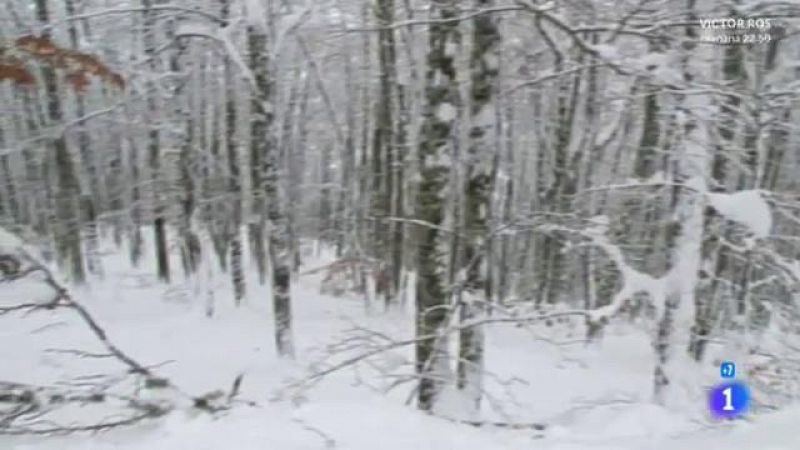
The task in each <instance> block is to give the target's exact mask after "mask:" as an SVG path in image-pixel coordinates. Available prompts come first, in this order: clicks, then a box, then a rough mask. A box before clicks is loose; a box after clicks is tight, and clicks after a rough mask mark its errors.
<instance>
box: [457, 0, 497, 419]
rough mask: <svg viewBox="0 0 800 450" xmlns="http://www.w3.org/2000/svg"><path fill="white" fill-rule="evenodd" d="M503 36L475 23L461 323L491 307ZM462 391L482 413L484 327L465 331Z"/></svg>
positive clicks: (489, 23)
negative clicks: (498, 89) (490, 268)
mask: <svg viewBox="0 0 800 450" xmlns="http://www.w3.org/2000/svg"><path fill="white" fill-rule="evenodd" d="M493 3H494V2H493V1H491V0H475V8H476V9H485V8H487V7H490V6H492V4H493ZM499 44H500V33H499V31H498V28H497V23H496V19H495V18H493V17H492V16H490V15H483V16H479V17H477V18H475V19H473V33H472V52H471V55H470V63H469V66H470V74H471V80H470V81H471V86H470V102H469V127H470V132H469V141H468V149H467V169H466V171H467V174H466V193H465V206H464V224H465V227H464V229H465V231H466V233H467V236H466V240H465V242H464V262H465V264H466V266H465V267H464V268H463V270H464V271H465V274H466V282H465V286H464V294H465V295H464V300H463V303H462V305H461V320H462V322H467V323H468V322H469V321H471V320H474V319H476V318H478V317H480V316H481V315H482V314H483V313H484V312H485V311H486V309H487V308H486V305H487V304H488V303H489V301H490V298H489V295H488V294H489V292H490V290H489V271H488V258H489V257H490V254H489V252H490V249H489V248H487V243H488V242H489V239H490V236H489V232H490V230H489V224H490V220H489V217H490V211H491V209H492V206H493V205H492V202H491V199H492V190H493V189H492V188H493V183H492V181H493V180H492V178H493V176H492V173H493V167H495V168H496V164H497V161H496V159H495V158H494V157H493V155H496V152H497V149H496V148H495V145H494V143H495V139H494V138H495V136H494V131H495V130H494V128H495V115H494V114H493V110H494V107H493V100H494V97H495V95H494V94H495V89H496V86H495V83H496V80H497V74H498V63H499V55H498V46H499ZM459 339H460V342H459V344H460V347H459V359H458V371H457V373H458V383H457V384H458V387H459V389H461V390H463V391H464V393H465V395H466V396H467V400H468V402H469V405H470V406H471V407H472V408H473V411H472V413H473V414H475V413H477V412H478V411H479V410H480V402H481V396H482V393H483V382H482V377H483V365H484V336H483V327H480V326H468V327H466V328H464V329H463V330H462V331H461V332H460V336H459Z"/></svg>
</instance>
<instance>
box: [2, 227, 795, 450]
mask: <svg viewBox="0 0 800 450" xmlns="http://www.w3.org/2000/svg"><path fill="white" fill-rule="evenodd" d="M149 235H150V234H149V233H145V236H149ZM0 238H2V235H0ZM102 253H103V254H104V255H105V256H104V263H105V265H106V267H107V269H108V270H107V272H108V273H107V276H106V281H105V282H96V283H95V284H94V285H93V286H92V288H91V289H87V288H83V289H76V290H74V296H75V297H76V299H80V301H82V302H83V303H84V305H85V306H86V307H87V308H88V309H89V310H90V311H91V312H92V314H94V315H95V317H96V318H97V320H98V321H99V322H100V323H101V324H102V325H103V327H104V328H105V329H106V331H107V332H108V334H109V338H110V339H111V340H113V341H114V342H115V343H116V344H117V345H118V346H119V347H120V348H122V349H124V350H125V351H126V352H128V353H129V354H131V355H132V356H133V357H134V358H136V359H138V360H140V361H142V362H143V363H146V364H153V365H157V367H156V368H155V369H154V370H156V372H157V373H158V374H160V375H163V376H166V377H168V378H169V379H170V380H171V381H172V382H173V384H174V385H176V386H178V387H179V388H180V389H181V390H183V391H185V392H187V393H189V394H192V395H199V394H203V393H206V392H210V391H213V390H216V389H225V390H227V389H229V387H230V386H231V383H232V382H233V380H234V378H235V377H236V376H237V375H239V374H244V378H243V383H242V389H241V392H240V395H239V398H240V399H243V400H248V401H252V402H255V405H253V406H247V405H244V404H242V405H238V406H236V407H235V408H233V409H232V410H231V411H229V412H227V413H225V414H221V415H219V416H216V417H212V416H210V415H208V414H205V413H197V412H190V410H189V409H188V408H187V409H185V410H176V411H174V412H172V413H171V414H169V415H168V416H166V417H165V418H162V419H160V420H154V421H150V422H145V423H142V424H139V425H136V426H132V427H128V428H123V429H117V430H112V431H108V432H104V433H100V434H94V435H84V434H75V435H68V436H50V437H47V436H16V437H10V436H0V449H3V450H79V449H80V450H111V449H122V450H132V449H146V450H182V449H192V450H262V449H270V450H273V449H275V450H312V449H326V448H337V449H346V450H375V449H376V448H380V449H382V450H428V449H430V450H449V449H452V450H531V449H536V450H672V449H681V450H723V449H724V450H755V449H758V450H796V449H798V448H800V434H798V433H797V432H796V428H797V423H798V420H800V408H795V409H789V410H785V411H783V412H779V413H773V414H758V413H754V414H753V415H752V416H750V417H749V418H748V419H747V420H740V421H733V422H724V423H720V422H715V421H713V420H711V419H710V418H708V417H707V415H706V412H705V390H706V389H707V388H708V386H710V385H712V384H714V383H716V382H717V381H718V373H717V368H716V367H714V366H713V365H711V364H710V363H709V364H707V365H703V366H699V365H697V366H691V367H689V366H687V367H685V368H684V369H685V371H686V373H687V374H691V375H690V376H688V378H687V379H692V382H691V383H688V384H686V385H685V386H681V388H682V389H683V390H682V395H685V396H686V398H687V399H688V401H687V402H686V403H684V404H683V406H682V407H680V408H672V409H668V408H664V407H661V406H657V405H655V404H654V403H652V401H651V394H650V393H651V388H652V367H653V363H654V361H653V355H652V353H653V352H652V349H651V347H650V336H649V332H650V331H648V330H644V329H639V328H637V327H636V326H633V325H627V324H617V326H615V327H613V328H612V327H609V329H608V330H607V332H606V335H605V336H604V339H603V342H602V343H601V344H600V345H593V346H585V345H584V344H583V342H582V341H581V337H582V335H581V334H580V331H570V330H569V329H568V327H563V326H562V327H559V326H555V327H547V326H545V325H541V328H517V327H515V326H508V325H497V326H496V327H491V328H488V329H487V353H486V356H487V361H486V367H487V368H488V370H489V371H490V374H487V375H486V377H485V378H486V389H487V392H488V393H489V394H490V397H487V398H486V399H485V401H484V407H483V411H482V414H483V416H484V418H486V419H487V420H490V421H498V422H512V423H519V424H525V423H532V422H544V423H546V424H548V429H547V430H545V431H543V432H539V431H533V430H529V429H507V428H498V427H492V426H485V427H481V428H476V427H473V426H469V425H461V424H457V423H454V422H452V421H448V420H445V419H442V418H437V417H432V416H428V415H425V414H423V413H420V412H418V411H416V410H415V409H413V407H411V406H406V405H405V404H404V403H405V401H406V399H407V398H408V397H409V394H410V393H411V390H412V388H413V385H412V384H408V383H407V384H403V385H401V386H400V387H397V388H395V389H391V390H389V391H388V392H384V391H386V388H387V387H388V386H389V385H390V384H392V383H393V382H394V381H396V378H383V379H381V378H379V377H378V372H377V371H378V370H379V371H383V372H384V373H392V374H395V375H409V374H410V373H411V371H412V366H411V364H410V363H411V361H412V358H413V349H411V348H407V347H403V348H397V349H393V350H391V351H389V352H386V353H385V354H383V355H379V356H376V357H374V358H372V359H371V360H370V361H371V363H372V364H371V365H365V364H362V365H359V366H358V367H357V368H351V369H348V370H344V371H341V372H338V373H335V374H332V375H330V376H329V377H327V378H326V379H324V380H322V381H321V382H319V383H318V384H317V385H315V386H314V387H313V388H311V389H309V390H307V391H305V392H304V394H303V396H302V397H301V398H299V399H298V400H296V401H289V400H283V399H280V398H278V397H277V396H276V394H277V393H279V392H284V391H282V388H283V387H285V386H286V385H287V383H290V382H292V380H297V379H298V378H299V377H302V376H303V375H305V374H308V373H309V372H308V370H309V369H308V367H309V364H310V363H312V362H320V361H323V360H324V359H325V356H326V354H327V352H326V347H327V346H330V345H331V344H334V343H336V342H340V341H341V340H342V339H343V338H345V337H347V336H350V335H349V334H347V330H352V329H353V328H354V327H362V328H367V329H370V330H374V331H377V332H380V333H383V334H385V335H388V336H392V337H394V338H397V339H407V338H409V337H411V334H412V332H413V328H414V327H413V320H412V317H411V315H410V314H409V313H408V311H393V312H388V313H384V312H379V311H377V310H375V311H373V312H371V313H366V312H365V311H364V308H363V304H362V300H361V299H359V298H334V297H330V296H325V295H321V294H320V293H319V287H318V284H319V279H320V277H321V276H323V275H322V274H316V275H307V276H302V277H300V278H299V279H298V280H297V281H296V283H295V285H294V286H293V295H294V297H293V300H294V305H293V308H294V314H295V321H294V324H295V336H296V347H297V349H298V352H297V353H298V357H297V360H295V361H288V360H281V359H279V358H277V357H276V355H275V351H274V346H273V336H272V325H271V324H272V320H271V317H270V309H271V308H270V305H269V302H268V298H269V297H268V291H267V289H266V288H263V287H258V286H256V283H257V282H256V277H255V276H254V274H252V273H250V274H248V280H247V281H248V283H249V284H248V289H249V291H248V292H249V298H248V300H247V302H246V303H245V304H244V305H243V306H241V307H240V308H238V309H237V308H234V307H233V306H232V304H233V301H232V298H231V295H230V293H229V292H228V290H229V289H228V286H229V279H228V275H225V274H221V275H217V278H216V279H214V280H212V281H211V283H212V285H213V287H215V288H216V289H217V294H216V298H215V300H216V304H217V314H216V316H215V317H213V318H207V317H205V315H204V313H203V311H204V302H205V300H204V299H201V298H200V297H199V296H198V294H197V293H196V292H198V291H199V290H197V289H195V287H194V286H192V285H191V284H189V283H187V284H185V285H180V286H176V285H174V286H171V287H167V286H164V285H160V284H158V283H157V282H156V280H155V277H154V275H153V272H152V268H147V267H145V268H140V269H132V268H130V267H128V265H127V264H126V263H125V262H124V259H125V258H124V257H123V256H121V255H120V252H118V251H116V250H114V249H113V248H111V247H110V245H108V244H104V249H103V252H102ZM121 253H122V254H125V252H124V251H123V252H121ZM324 260H325V257H324V255H323V257H322V258H321V259H317V260H308V261H307V265H308V267H309V268H313V267H319V266H320V264H322V262H323V261H324ZM174 262H175V267H179V264H178V261H177V260H176V261H174ZM176 278H177V277H176ZM24 295H26V292H25V291H21V290H19V289H17V290H14V289H9V288H8V287H6V286H0V299H2V300H3V301H2V303H4V304H5V303H8V302H9V301H11V300H12V298H13V299H20V296H24ZM376 309H377V308H376ZM0 321H2V326H0V336H2V339H0V361H2V366H0V367H2V375H1V376H0V380H3V381H19V382H25V383H31V384H52V383H54V382H56V381H57V380H63V379H68V378H74V377H77V376H80V375H86V374H96V373H98V372H102V371H108V370H111V369H112V368H115V369H114V370H117V371H120V370H121V369H124V368H121V367H120V366H119V365H116V366H114V363H113V361H108V360H95V359H91V358H89V359H79V358H75V357H74V356H71V355H66V354H59V353H53V352H48V351H46V350H47V349H78V348H79V349H82V350H86V351H91V352H102V347H101V346H100V345H99V344H98V343H97V341H96V340H95V339H94V337H93V336H92V335H91V333H89V332H88V331H87V330H86V329H85V327H84V326H83V325H82V324H81V322H80V321H79V320H77V319H76V317H73V316H70V314H69V313H68V312H64V311H59V310H56V311H36V312H31V313H27V314H18V315H4V316H0ZM558 330H560V331H558ZM710 351H712V353H713V349H710ZM356 352H357V350H356ZM348 355H350V356H352V355H353V353H348ZM344 357H345V356H342V355H340V356H338V357H336V358H334V360H336V361H340V360H342V359H344ZM327 362H328V363H330V362H331V361H330V360H328V361H327ZM159 364H160V365H159ZM740 370H741V371H743V369H740ZM691 377H694V378H691ZM91 413H92V412H91V411H90V410H89V408H88V407H87V408H86V410H85V411H84V410H83V409H79V410H77V411H73V414H74V416H72V417H70V419H71V420H76V421H77V420H80V419H82V418H85V417H88V415H89V414H91ZM112 413H113V411H107V412H106V413H105V414H106V415H110V414H112Z"/></svg>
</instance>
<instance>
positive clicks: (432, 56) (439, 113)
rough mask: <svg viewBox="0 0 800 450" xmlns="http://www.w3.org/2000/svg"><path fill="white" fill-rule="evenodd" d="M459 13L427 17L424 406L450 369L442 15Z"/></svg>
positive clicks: (438, 10)
mask: <svg viewBox="0 0 800 450" xmlns="http://www.w3.org/2000/svg"><path fill="white" fill-rule="evenodd" d="M457 15H458V7H457V6H456V2H453V1H451V0H435V1H433V2H432V5H431V17H432V18H434V19H444V20H438V21H437V22H434V23H433V24H432V25H431V27H430V37H429V39H430V47H429V50H428V69H427V74H426V92H427V97H426V99H425V102H426V103H425V109H424V118H423V124H422V129H421V136H420V138H421V142H420V151H419V153H420V154H419V156H420V162H419V166H420V182H419V193H418V195H417V211H416V215H417V218H418V219H419V220H421V221H423V222H424V223H426V224H427V225H424V226H419V230H418V231H419V235H418V239H417V245H418V248H417V257H418V261H417V274H418V275H417V287H416V296H417V298H416V306H417V330H416V333H417V336H427V338H424V339H420V340H419V341H418V342H417V345H416V371H417V374H418V375H419V386H418V389H417V405H418V407H419V408H420V409H422V410H424V411H430V410H432V409H433V408H434V406H435V404H436V402H437V399H438V397H439V394H440V393H441V389H442V376H444V375H446V373H447V372H448V371H449V369H448V367H449V361H448V357H447V349H446V345H445V344H444V342H443V341H444V340H443V339H442V338H441V337H439V338H436V337H433V336H437V335H439V334H440V333H442V331H443V330H442V329H443V327H444V326H446V322H447V318H448V317H449V313H448V311H449V305H448V296H449V294H448V292H447V290H446V288H445V283H446V281H447V265H448V264H447V255H446V254H445V253H443V251H442V247H443V245H442V244H443V243H444V242H446V240H445V236H443V235H442V232H441V231H439V227H441V226H442V225H443V224H444V216H445V199H446V190H447V185H448V181H449V179H450V170H451V164H450V163H449V162H448V154H451V153H452V145H453V129H454V125H455V120H456V118H457V111H458V110H459V108H460V100H459V88H458V83H457V78H456V58H457V52H458V48H459V47H460V42H461V34H460V32H459V30H458V23H457V22H454V21H448V20H447V19H450V18H453V17H456V16H457Z"/></svg>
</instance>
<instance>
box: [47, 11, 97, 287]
mask: <svg viewBox="0 0 800 450" xmlns="http://www.w3.org/2000/svg"><path fill="white" fill-rule="evenodd" d="M35 7H36V17H37V19H38V21H39V24H40V25H42V26H43V27H45V28H44V29H45V30H49V27H48V26H49V22H50V16H49V12H48V9H47V7H48V4H47V0H36V4H35ZM44 34H45V37H49V31H45V33H44ZM42 78H43V79H44V85H45V91H46V92H45V94H46V97H47V120H48V121H49V123H50V124H51V125H53V126H58V125H61V122H62V121H63V120H64V115H63V112H62V108H61V99H60V97H59V92H58V80H57V78H56V73H55V70H54V69H53V68H52V67H51V66H49V65H44V66H42ZM52 145H53V150H54V160H55V172H56V173H55V178H56V197H55V206H56V221H57V223H56V224H55V230H56V234H55V239H56V248H57V249H58V254H59V259H61V260H62V261H64V262H66V264H67V267H68V273H69V275H70V278H71V281H72V282H74V283H78V284H82V283H83V282H84V281H85V280H86V274H85V272H84V267H83V250H82V247H81V235H80V217H79V213H78V212H79V211H80V204H79V195H80V185H79V182H78V177H77V174H76V170H75V165H74V163H73V161H72V155H70V151H69V148H68V147H67V141H66V139H65V138H64V136H63V135H61V134H60V135H58V136H56V137H55V138H53V141H52Z"/></svg>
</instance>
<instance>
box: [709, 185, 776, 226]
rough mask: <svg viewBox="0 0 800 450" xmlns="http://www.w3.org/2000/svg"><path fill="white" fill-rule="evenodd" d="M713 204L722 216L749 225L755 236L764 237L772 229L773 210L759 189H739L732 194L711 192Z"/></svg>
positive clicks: (711, 202) (710, 196) (710, 198)
mask: <svg viewBox="0 0 800 450" xmlns="http://www.w3.org/2000/svg"><path fill="white" fill-rule="evenodd" d="M706 195H707V198H708V201H709V203H710V204H711V206H712V207H713V208H714V209H715V210H716V211H717V212H718V213H720V214H721V215H722V216H724V217H725V218H727V219H728V220H731V221H733V222H737V223H739V224H742V225H745V226H747V227H748V228H749V229H750V231H751V232H752V233H753V235H754V237H757V238H764V237H767V236H768V235H769V232H770V230H771V229H772V211H771V210H770V207H769V205H768V204H767V202H766V200H764V197H762V196H761V194H760V193H759V191H757V190H745V191H737V192H734V193H731V194H721V193H712V192H709V193H707V194H706Z"/></svg>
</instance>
